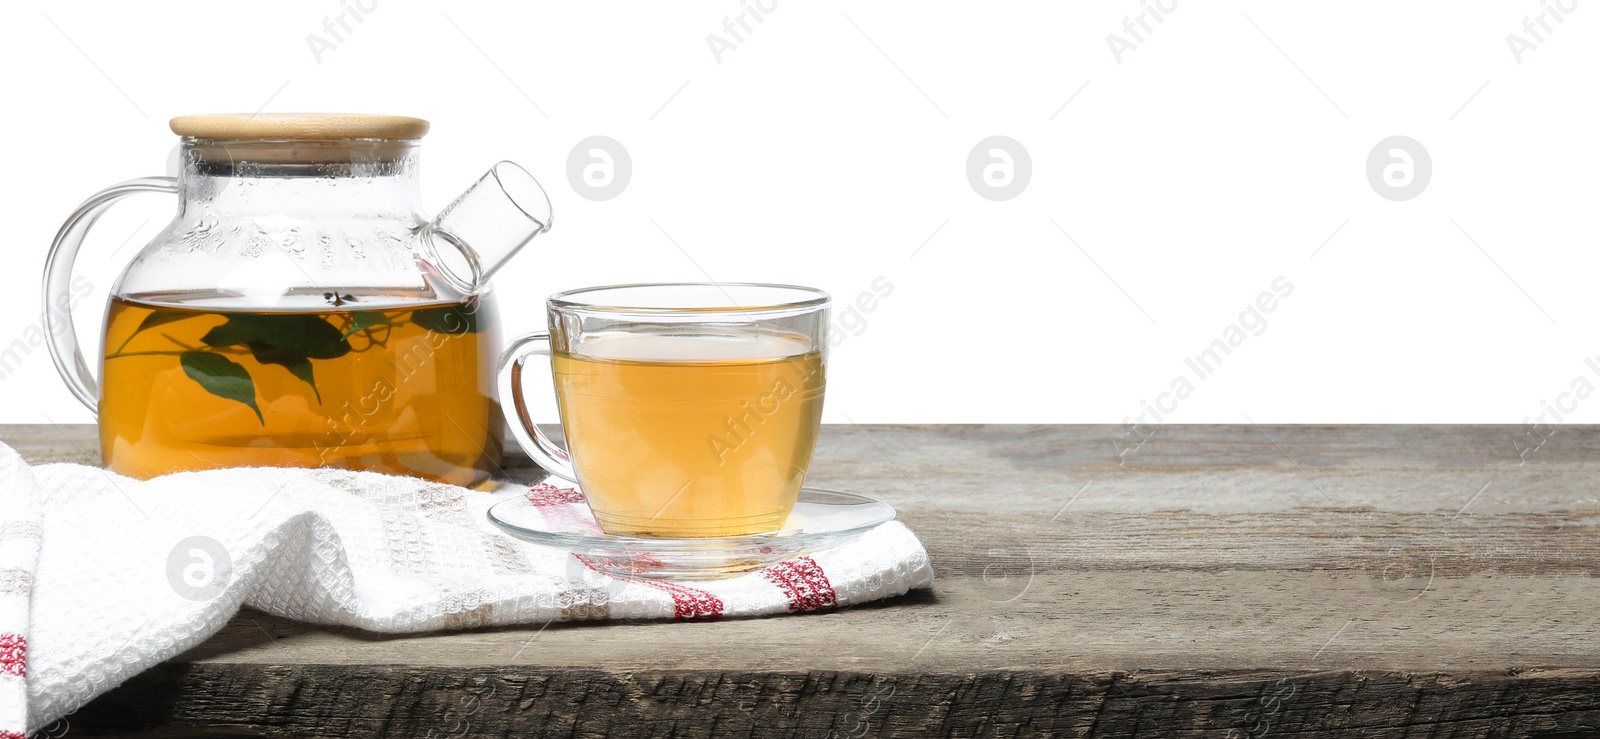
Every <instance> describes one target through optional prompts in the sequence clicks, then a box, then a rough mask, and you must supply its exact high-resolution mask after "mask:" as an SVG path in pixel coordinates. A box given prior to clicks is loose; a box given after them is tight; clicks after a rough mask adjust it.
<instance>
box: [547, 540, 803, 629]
mask: <svg viewBox="0 0 1600 739" xmlns="http://www.w3.org/2000/svg"><path fill="white" fill-rule="evenodd" d="M572 556H574V557H577V558H578V561H579V562H582V563H583V566H585V567H588V568H589V569H591V570H594V571H595V572H599V573H601V574H603V575H605V576H606V577H609V578H611V579H613V580H626V581H628V582H635V583H638V584H640V585H646V586H649V587H652V588H655V589H656V590H660V591H661V592H663V593H666V594H667V595H670V596H672V617H673V618H716V617H717V616H721V615H722V611H723V609H724V608H726V607H727V606H725V605H724V604H723V602H722V599H721V598H718V597H717V596H715V595H712V594H710V593H708V592H706V591H704V590H700V589H698V588H691V587H689V586H687V585H679V584H678V583H675V582H667V581H665V580H644V579H638V578H626V577H617V576H616V575H613V574H611V573H609V572H605V571H604V570H601V569H600V568H599V567H596V566H595V564H594V562H593V561H591V560H590V559H589V558H588V557H585V556H583V555H582V554H578V553H576V552H574V553H573V555H572ZM829 592H832V591H829Z"/></svg>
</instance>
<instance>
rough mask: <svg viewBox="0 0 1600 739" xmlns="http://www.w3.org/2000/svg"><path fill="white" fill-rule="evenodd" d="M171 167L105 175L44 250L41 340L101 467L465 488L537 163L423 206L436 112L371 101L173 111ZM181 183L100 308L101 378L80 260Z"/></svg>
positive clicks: (473, 477) (488, 406) (487, 432)
mask: <svg viewBox="0 0 1600 739" xmlns="http://www.w3.org/2000/svg"><path fill="white" fill-rule="evenodd" d="M171 125H172V131H173V132H174V133H176V134H178V135H179V136H181V137H183V138H182V143H181V148H180V155H181V156H180V162H179V173H178V176H177V177H175V178H174V177H150V178H145V179H139V180H131V181H128V182H124V183H122V184H120V185H116V186H114V187H111V188H109V189H107V190H103V191H101V192H99V193H97V194H95V195H94V197H91V198H90V199H89V200H88V201H86V202H85V203H84V204H83V205H82V206H81V207H79V208H78V210H77V211H76V212H75V213H73V214H72V217H71V218H69V219H67V222H66V224H65V225H63V226H62V228H61V231H60V233H58V234H57V235H56V239H55V243H54V244H52V245H51V247H50V255H49V259H48V260H47V262H46V264H45V274H44V305H45V311H46V313H47V315H48V320H49V321H50V325H51V326H52V327H54V328H55V330H54V331H52V332H50V343H49V346H50V354H51V356H52V357H53V358H54V359H55V363H56V368H57V369H58V370H59V371H60V372H61V376H62V378H63V379H64V380H66V383H67V386H68V387H69V388H70V389H71V390H72V392H73V394H74V395H76V396H77V398H78V399H79V400H80V401H82V402H83V403H84V404H85V405H87V406H89V408H90V409H91V410H93V411H95V413H96V414H97V416H98V419H99V425H100V445H101V451H102V454H103V458H104V461H105V464H106V465H107V467H109V468H110V469H111V470H112V471H114V472H118V473H121V474H124V475H129V476H133V477H140V478H147V477H153V476H156V475H162V474H166V473H169V472H177V471H183V470H197V469H208V468H213V467H240V466H279V467H341V468H349V469H361V470H372V471H378V472H386V473H392V474H407V475H414V476H419V477H425V478H429V479H433V480H439V481H444V482H450V483H453V484H457V485H475V484H478V483H480V482H482V481H484V480H486V479H488V477H489V474H490V472H491V470H494V469H496V468H497V466H498V464H499V461H500V455H501V429H502V424H503V419H502V417H501V413H500V407H499V404H498V402H497V401H496V400H495V397H494V395H495V394H494V389H493V388H494V383H495V378H494V359H495V356H496V354H497V352H498V350H499V343H500V341H499V334H498V330H497V328H498V322H497V320H496V318H495V314H494V310H493V307H492V300H491V297H490V294H489V289H488V279H489V277H490V276H491V275H492V274H493V273H494V272H495V270H496V269H498V268H499V266H500V265H501V264H503V263H504V262H505V260H506V259H508V258H510V257H511V256H512V255H513V254H515V253H516V252H517V251H518V250H519V249H521V248H522V246H523V245H524V244H526V243H527V242H528V241H529V240H531V239H532V238H533V237H534V236H537V235H538V234H541V233H544V232H545V231H546V230H548V229H549V228H550V201H549V198H548V197H547V196H546V195H545V192H544V190H543V189H542V188H541V187H540V186H539V183H538V182H536V181H535V180H534V179H533V177H532V176H531V175H529V174H528V173H527V172H526V171H524V170H523V169H522V168H520V167H518V166H517V165H515V164H512V163H510V162H501V163H499V164H497V165H495V166H494V168H493V169H491V170H490V171H489V173H488V174H486V175H484V176H483V178H481V179H480V180H478V182H477V183H475V184H474V185H473V186H472V187H471V188H470V189H468V190H467V191H466V193H464V194H462V195H461V197H459V198H457V199H456V201H455V202H453V203H452V204H451V205H450V206H449V207H447V208H446V209H445V210H444V211H443V212H442V213H440V214H439V216H438V217H437V218H435V219H433V220H432V221H428V220H427V219H425V218H424V217H422V216H421V215H420V214H419V213H418V210H419V207H420V197H419V193H418V185H417V145H418V139H420V138H421V137H422V136H423V135H424V134H425V133H427V130H428V122H427V121H424V120H420V119H417V118H406V117H401V116H378V115H332V114H258V115H254V116H243V115H203V116H184V117H180V118H175V119H173V120H172V124H171ZM140 192H168V193H176V194H177V195H178V211H177V215H176V216H175V217H174V218H173V220H172V222H171V223H170V224H168V225H167V227H166V228H165V229H163V230H162V231H161V232H160V233H159V234H158V235H157V236H156V237H155V238H154V240H152V241H151V242H150V243H149V244H148V245H146V246H145V247H144V249H143V250H141V251H140V252H139V254H138V255H137V256H136V257H134V259H133V261H132V263H131V264H129V265H128V267H127V268H126V269H125V270H124V271H123V273H122V275H121V277H120V278H119V279H118V280H117V283H116V285H115V286H114V287H113V288H112V290H111V294H110V296H109V301H108V304H107V307H106V320H105V331H104V335H103V336H102V341H101V345H100V349H101V351H100V353H99V356H98V357H97V359H96V362H97V364H98V365H99V367H100V373H99V380H98V382H97V381H96V379H95V375H94V374H92V373H91V372H90V371H89V368H88V362H87V361H86V360H85V358H84V354H83V351H82V349H81V348H80V346H79V344H78V341H77V337H76V335H75V333H74V331H73V328H72V317H71V314H70V307H69V306H70V304H71V302H72V301H71V298H70V296H69V295H68V292H69V290H70V289H71V284H72V265H73V261H74V259H75V257H76V256H77V252H78V248H79V246H80V245H81V244H82V243H83V239H84V236H85V235H86V234H87V232H88V230H89V228H90V227H91V226H92V225H93V224H94V222H95V220H96V219H98V218H99V216H100V215H101V214H102V213H103V212H105V210H106V209H107V208H109V207H110V206H111V205H112V204H113V203H115V202H116V201H117V200H119V199H120V198H122V197H125V196H127V195H131V194H134V193H140Z"/></svg>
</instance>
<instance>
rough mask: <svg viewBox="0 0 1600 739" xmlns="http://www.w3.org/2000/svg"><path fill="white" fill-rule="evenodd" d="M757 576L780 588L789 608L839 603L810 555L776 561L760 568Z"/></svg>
mask: <svg viewBox="0 0 1600 739" xmlns="http://www.w3.org/2000/svg"><path fill="white" fill-rule="evenodd" d="M761 576H762V577H764V578H766V579H767V580H768V581H770V582H771V583H772V584H773V585H776V586H778V587H779V588H782V589H783V594H784V595H786V596H788V597H789V610H791V611H796V612H800V611H814V610H817V609H818V608H834V607H837V606H838V605H839V598H838V596H837V595H835V594H834V592H833V583H831V582H828V576H827V574H826V573H824V572H823V571H822V567H820V566H818V565H817V561H816V560H814V559H812V558H810V557H801V558H799V559H791V560H787V561H784V562H779V563H777V564H775V565H773V566H771V567H768V568H766V569H764V570H762V571H761Z"/></svg>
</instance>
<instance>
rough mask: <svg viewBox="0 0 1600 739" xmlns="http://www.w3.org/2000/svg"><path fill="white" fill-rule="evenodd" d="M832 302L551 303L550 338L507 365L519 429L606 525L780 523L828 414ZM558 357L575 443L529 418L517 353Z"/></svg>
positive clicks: (766, 295) (660, 295)
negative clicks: (553, 437)
mask: <svg viewBox="0 0 1600 739" xmlns="http://www.w3.org/2000/svg"><path fill="white" fill-rule="evenodd" d="M828 306H829V298H828V295H827V293H824V292H822V291H820V290H815V289H812V288H806V287H795V286H789V285H762V284H749V283H676V284H644V285H616V286H609V287H592V288H584V289H580V290H569V291H567V292H563V293H558V294H556V295H553V296H551V297H550V299H549V301H548V302H547V308H548V311H549V326H550V330H549V332H548V333H534V334H527V335H525V336H521V337H518V338H517V339H516V340H514V341H512V343H511V346H510V347H509V348H508V349H507V350H506V352H505V353H504V354H503V355H502V356H501V359H500V397H501V399H502V402H505V403H507V404H508V406H509V408H510V409H511V410H512V412H511V413H510V414H508V415H511V416H512V419H511V430H512V433H513V435H514V436H515V437H516V438H517V441H518V442H520V443H521V445H522V447H523V449H524V450H525V451H527V453H528V455H529V456H531V457H532V458H533V459H534V461H535V462H538V463H539V464H540V466H542V467H544V468H545V469H547V470H549V471H550V472H551V473H553V474H555V475H557V476H559V477H562V478H566V479H568V480H573V481H575V482H577V483H578V484H579V486H580V487H581V488H582V489H583V492H584V494H585V496H586V497H587V499H588V501H589V508H590V510H592V511H593V513H594V517H595V521H596V522H597V523H598V524H599V525H600V528H601V529H602V530H603V531H605V532H606V533H608V534H614V535H629V536H653V537H711V536H737V535H748V534H759V533H764V532H768V531H774V530H776V529H778V528H779V527H780V526H782V525H783V522H784V519H785V518H787V517H788V515H789V512H790V510H791V509H792V508H793V507H794V504H795V498H796V496H798V495H799V493H800V487H801V485H802V484H803V483H804V482H805V478H806V471H807V469H808V468H809V467H810V465H811V454H812V451H813V449H815V447H816V442H817V432H818V429H819V427H820V425H821V421H822V400H823V394H824V390H825V389H826V386H827V381H826V373H825V367H826V356H825V353H826V347H827V342H826V339H827V336H826V332H827V326H828ZM537 354H545V355H548V356H549V357H550V367H551V372H552V374H553V376H554V381H555V391H556V402H557V405H558V406H559V408H560V413H561V424H562V429H563V432H564V434H565V436H566V441H567V447H568V448H567V450H566V451H563V450H562V449H561V448H560V447H557V446H556V445H555V444H553V443H552V442H551V441H550V440H549V439H548V438H546V437H545V436H544V434H543V433H541V432H540V431H539V429H538V427H537V426H535V425H534V424H533V423H532V421H531V420H530V419H529V418H528V412H527V407H526V404H525V403H524V401H523V388H522V386H523V381H522V369H523V363H524V362H526V361H527V359H528V357H530V356H533V355H537Z"/></svg>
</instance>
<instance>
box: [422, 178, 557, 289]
mask: <svg viewBox="0 0 1600 739" xmlns="http://www.w3.org/2000/svg"><path fill="white" fill-rule="evenodd" d="M549 230H550V197H549V196H548V195H546V194H545V191H544V188H543V187H540V186H539V182H538V180H535V179H534V178H533V175H531V174H528V171H527V170H525V169H523V168H522V167H519V166H517V165H516V164H514V163H512V162H500V163H499V164H496V165H494V166H493V167H491V168H490V169H489V171H488V173H487V174H485V175H484V176H482V177H480V178H478V181H477V182H475V183H473V184H472V187H469V188H467V191H466V192H464V193H461V196H460V197H458V198H456V199H455V202H453V203H451V204H450V205H449V206H448V207H446V208H445V209H444V210H442V211H440V212H439V215H438V217H436V218H434V219H433V222H432V223H429V224H428V225H427V226H426V227H424V228H423V231H422V235H421V246H422V250H423V254H422V256H423V259H424V261H426V262H427V263H428V264H429V265H431V266H432V267H434V268H435V269H434V270H433V271H434V272H435V273H437V274H438V275H439V276H440V277H443V278H444V279H445V280H446V281H447V282H449V283H450V284H451V286H453V287H455V288H456V289H458V290H461V291H462V292H464V293H467V294H469V295H470V294H476V293H479V292H481V291H482V290H483V289H484V288H485V287H486V286H488V284H489V278H490V277H492V276H494V273H495V272H497V271H499V269H500V267H502V266H504V265H505V263H506V262H507V261H508V260H510V259H511V257H512V256H514V255H515V254H516V253H517V252H518V251H520V250H521V249H522V247H523V246H526V245H527V243H528V242H529V241H532V240H533V237H535V236H538V235H539V234H542V233H544V232H546V231H549Z"/></svg>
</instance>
